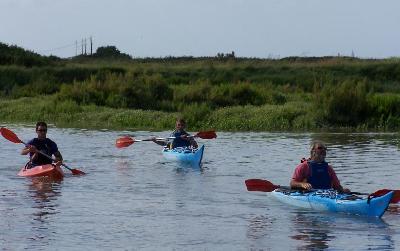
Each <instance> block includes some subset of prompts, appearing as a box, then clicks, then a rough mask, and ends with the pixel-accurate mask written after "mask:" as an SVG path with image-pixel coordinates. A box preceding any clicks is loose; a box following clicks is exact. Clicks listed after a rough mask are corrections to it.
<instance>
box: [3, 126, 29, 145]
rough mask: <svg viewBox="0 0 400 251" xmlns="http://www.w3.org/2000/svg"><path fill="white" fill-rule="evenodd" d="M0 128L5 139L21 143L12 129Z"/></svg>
mask: <svg viewBox="0 0 400 251" xmlns="http://www.w3.org/2000/svg"><path fill="white" fill-rule="evenodd" d="M0 130H1V135H3V137H4V138H6V139H7V140H9V141H11V142H13V143H23V142H22V141H21V140H20V139H19V138H18V136H17V135H16V134H15V133H14V132H13V131H11V130H9V129H7V128H5V127H2V128H1V129H0Z"/></svg>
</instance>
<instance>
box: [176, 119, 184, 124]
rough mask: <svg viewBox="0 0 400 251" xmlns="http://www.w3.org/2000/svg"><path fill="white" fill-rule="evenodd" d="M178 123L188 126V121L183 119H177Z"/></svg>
mask: <svg viewBox="0 0 400 251" xmlns="http://www.w3.org/2000/svg"><path fill="white" fill-rule="evenodd" d="M176 122H179V123H182V124H184V125H186V121H185V120H184V119H183V118H177V119H176Z"/></svg>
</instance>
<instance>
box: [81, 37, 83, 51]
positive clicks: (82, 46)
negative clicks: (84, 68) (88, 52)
mask: <svg viewBox="0 0 400 251" xmlns="http://www.w3.org/2000/svg"><path fill="white" fill-rule="evenodd" d="M81 46H82V50H81V55H83V38H82V44H81Z"/></svg>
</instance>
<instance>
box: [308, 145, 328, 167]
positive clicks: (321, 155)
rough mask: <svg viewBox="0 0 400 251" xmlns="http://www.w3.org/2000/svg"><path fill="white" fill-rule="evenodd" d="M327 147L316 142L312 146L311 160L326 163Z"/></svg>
mask: <svg viewBox="0 0 400 251" xmlns="http://www.w3.org/2000/svg"><path fill="white" fill-rule="evenodd" d="M326 150H327V149H326V146H325V143H324V142H322V141H319V140H315V141H313V142H311V144H310V158H311V160H314V161H317V162H322V161H325V157H326Z"/></svg>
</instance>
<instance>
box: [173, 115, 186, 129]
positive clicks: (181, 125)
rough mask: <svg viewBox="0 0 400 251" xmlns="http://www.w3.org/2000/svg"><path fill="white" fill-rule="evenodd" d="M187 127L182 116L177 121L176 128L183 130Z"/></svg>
mask: <svg viewBox="0 0 400 251" xmlns="http://www.w3.org/2000/svg"><path fill="white" fill-rule="evenodd" d="M185 127H186V122H185V120H184V119H182V118H178V119H177V120H176V123H175V128H176V130H183V129H185Z"/></svg>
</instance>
